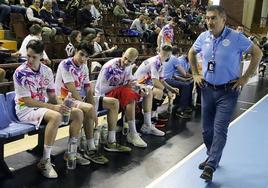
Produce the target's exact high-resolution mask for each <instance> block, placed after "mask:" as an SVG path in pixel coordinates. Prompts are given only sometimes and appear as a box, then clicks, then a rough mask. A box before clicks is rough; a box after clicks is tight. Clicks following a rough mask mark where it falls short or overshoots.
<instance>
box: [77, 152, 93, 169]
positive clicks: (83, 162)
mask: <svg viewBox="0 0 268 188" xmlns="http://www.w3.org/2000/svg"><path fill="white" fill-rule="evenodd" d="M76 163H77V164H78V165H81V166H86V165H89V164H90V161H89V160H88V159H85V158H84V157H83V156H82V155H81V154H80V153H77V154H76Z"/></svg>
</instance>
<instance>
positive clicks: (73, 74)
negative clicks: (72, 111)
mask: <svg viewBox="0 0 268 188" xmlns="http://www.w3.org/2000/svg"><path fill="white" fill-rule="evenodd" d="M70 82H73V83H74V85H75V88H76V90H77V91H78V92H80V91H81V90H82V89H84V88H86V87H89V86H90V82H89V71H88V67H87V65H86V64H82V65H80V66H77V65H75V63H74V60H73V58H68V59H64V60H63V61H61V62H60V64H59V67H58V70H57V74H56V80H55V85H56V95H57V96H60V97H61V98H65V97H66V96H67V95H68V92H69V90H68V88H67V87H66V85H65V84H66V83H70Z"/></svg>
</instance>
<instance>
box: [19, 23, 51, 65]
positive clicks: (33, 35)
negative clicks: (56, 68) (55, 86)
mask: <svg viewBox="0 0 268 188" xmlns="http://www.w3.org/2000/svg"><path fill="white" fill-rule="evenodd" d="M29 31H30V34H29V35H27V36H26V37H25V38H24V40H23V41H22V44H21V47H20V50H19V52H20V53H21V56H22V58H24V59H25V61H26V60H27V48H26V47H27V44H28V43H29V41H31V40H42V36H41V33H42V27H41V26H40V25H38V24H34V25H32V26H31V27H30V29H29ZM42 61H43V63H44V64H47V65H49V64H50V63H51V61H50V60H49V58H48V56H47V54H46V52H45V51H44V53H43V58H42Z"/></svg>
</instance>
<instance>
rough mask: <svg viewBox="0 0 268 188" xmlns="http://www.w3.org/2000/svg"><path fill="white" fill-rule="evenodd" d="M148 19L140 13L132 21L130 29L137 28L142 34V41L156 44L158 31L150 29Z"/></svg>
mask: <svg viewBox="0 0 268 188" xmlns="http://www.w3.org/2000/svg"><path fill="white" fill-rule="evenodd" d="M147 20H148V19H147V18H146V17H145V16H144V15H140V16H139V17H138V18H136V19H135V20H134V21H133V22H132V24H131V26H130V29H135V30H137V31H138V32H139V33H140V34H141V38H142V41H144V42H149V43H151V44H154V45H153V46H156V45H155V44H156V39H157V33H155V32H154V31H153V30H150V29H149V26H148V25H147V22H148V21H147Z"/></svg>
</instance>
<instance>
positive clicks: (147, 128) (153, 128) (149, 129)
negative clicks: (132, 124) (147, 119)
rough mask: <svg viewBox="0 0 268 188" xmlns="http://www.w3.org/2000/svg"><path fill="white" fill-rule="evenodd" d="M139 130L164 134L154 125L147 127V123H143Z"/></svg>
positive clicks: (153, 133)
mask: <svg viewBox="0 0 268 188" xmlns="http://www.w3.org/2000/svg"><path fill="white" fill-rule="evenodd" d="M141 132H142V133H143V134H152V135H155V136H164V135H165V133H164V132H163V131H160V130H159V129H157V128H155V127H154V126H152V127H149V126H148V125H145V124H143V125H142V127H141Z"/></svg>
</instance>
